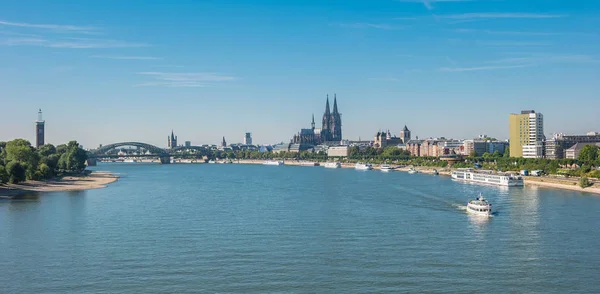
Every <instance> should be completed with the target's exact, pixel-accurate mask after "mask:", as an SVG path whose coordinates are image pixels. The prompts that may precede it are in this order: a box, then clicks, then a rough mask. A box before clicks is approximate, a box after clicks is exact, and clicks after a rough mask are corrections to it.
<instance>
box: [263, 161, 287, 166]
mask: <svg viewBox="0 0 600 294" xmlns="http://www.w3.org/2000/svg"><path fill="white" fill-rule="evenodd" d="M263 164H264V165H283V161H282V160H267V161H265V162H263Z"/></svg>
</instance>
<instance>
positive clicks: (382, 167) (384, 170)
mask: <svg viewBox="0 0 600 294" xmlns="http://www.w3.org/2000/svg"><path fill="white" fill-rule="evenodd" d="M379 170H381V171H382V172H391V171H393V170H394V168H393V167H391V166H390V165H388V164H384V165H382V166H381V167H380V168H379Z"/></svg>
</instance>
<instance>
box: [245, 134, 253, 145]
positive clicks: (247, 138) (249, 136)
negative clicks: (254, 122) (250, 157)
mask: <svg viewBox="0 0 600 294" xmlns="http://www.w3.org/2000/svg"><path fill="white" fill-rule="evenodd" d="M244 145H252V133H246V135H244Z"/></svg>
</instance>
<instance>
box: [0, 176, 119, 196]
mask: <svg viewBox="0 0 600 294" xmlns="http://www.w3.org/2000/svg"><path fill="white" fill-rule="evenodd" d="M118 179H119V177H118V176H115V175H113V174H111V173H109V172H101V171H94V172H90V173H89V174H88V175H84V176H68V177H63V178H61V179H55V180H50V181H27V182H25V183H20V184H8V185H0V197H13V196H17V195H20V194H24V193H28V192H58V191H78V190H89V189H98V188H105V187H106V185H108V184H110V183H112V182H115V181H117V180H118Z"/></svg>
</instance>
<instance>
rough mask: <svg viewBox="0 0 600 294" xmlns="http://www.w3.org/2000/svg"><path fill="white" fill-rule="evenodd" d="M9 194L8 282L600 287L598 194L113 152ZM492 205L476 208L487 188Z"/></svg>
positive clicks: (2, 269)
mask: <svg viewBox="0 0 600 294" xmlns="http://www.w3.org/2000/svg"><path fill="white" fill-rule="evenodd" d="M95 169H97V170H108V171H112V172H115V173H118V174H119V175H121V177H122V178H121V179H120V180H119V181H118V182H116V183H114V184H111V185H110V186H109V187H108V188H106V189H99V190H90V191H83V192H71V193H63V192H60V193H48V194H45V195H41V196H30V197H26V198H24V199H18V200H0V248H1V250H0V292H2V293H67V292H80V293H84V292H85V293H98V292H102V293H185V292H194V293H273V292H278V293H290V292H291V293H358V292H360V293H368V292H377V293H383V292H423V291H427V292H460V293H465V292H504V293H505V292H521V293H522V292H527V293H549V292H554V293H566V292H583V293H598V292H599V291H600V286H599V284H598V279H599V278H600V232H599V229H598V225H599V224H600V221H599V220H600V217H599V216H598V214H599V213H600V197H598V196H596V195H593V194H582V193H578V192H570V191H560V190H551V189H544V188H530V187H527V188H510V189H508V188H498V187H487V186H477V185H470V184H464V183H457V182H453V181H452V180H451V179H450V178H447V177H436V176H430V175H423V174H416V175H409V174H407V173H403V172H395V173H382V172H379V171H355V170H353V169H325V168H322V167H292V166H262V165H231V164H229V165H219V164H210V165H209V164H206V165H143V164H104V165H100V166H98V167H96V168H95ZM480 192H481V193H483V195H485V196H487V198H488V199H489V200H490V201H491V202H492V203H493V204H494V207H495V208H496V209H497V214H496V215H495V216H494V217H492V218H489V219H487V218H481V217H472V216H470V215H467V214H466V213H465V210H464V205H465V204H466V203H467V201H468V200H469V199H471V198H474V197H476V196H477V195H478V194H479V193H480Z"/></svg>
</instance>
